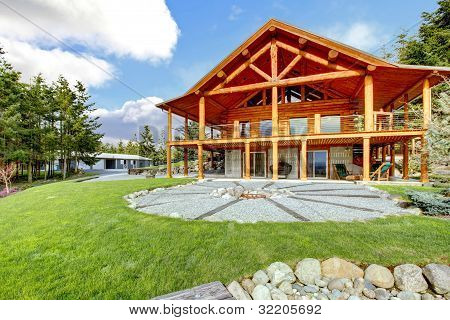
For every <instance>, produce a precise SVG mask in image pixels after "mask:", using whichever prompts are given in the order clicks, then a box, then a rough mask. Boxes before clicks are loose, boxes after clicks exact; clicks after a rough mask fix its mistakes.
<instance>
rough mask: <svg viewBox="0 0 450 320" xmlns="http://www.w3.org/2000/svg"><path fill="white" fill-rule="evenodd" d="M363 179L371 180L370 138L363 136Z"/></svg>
mask: <svg viewBox="0 0 450 320" xmlns="http://www.w3.org/2000/svg"><path fill="white" fill-rule="evenodd" d="M363 181H370V138H363Z"/></svg>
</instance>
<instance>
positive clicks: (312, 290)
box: [303, 285, 319, 293]
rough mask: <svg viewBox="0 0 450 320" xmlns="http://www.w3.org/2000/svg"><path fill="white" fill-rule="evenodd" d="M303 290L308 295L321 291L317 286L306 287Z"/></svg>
mask: <svg viewBox="0 0 450 320" xmlns="http://www.w3.org/2000/svg"><path fill="white" fill-rule="evenodd" d="M303 290H305V292H306V293H316V292H318V291H319V287H317V286H312V285H311V286H305V287H304V288H303Z"/></svg>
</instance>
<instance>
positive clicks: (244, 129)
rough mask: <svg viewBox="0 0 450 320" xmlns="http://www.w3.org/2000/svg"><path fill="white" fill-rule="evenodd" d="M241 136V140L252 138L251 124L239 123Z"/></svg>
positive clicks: (246, 122) (247, 122)
mask: <svg viewBox="0 0 450 320" xmlns="http://www.w3.org/2000/svg"><path fill="white" fill-rule="evenodd" d="M239 134H240V137H241V138H249V137H250V122H249V121H241V122H239Z"/></svg>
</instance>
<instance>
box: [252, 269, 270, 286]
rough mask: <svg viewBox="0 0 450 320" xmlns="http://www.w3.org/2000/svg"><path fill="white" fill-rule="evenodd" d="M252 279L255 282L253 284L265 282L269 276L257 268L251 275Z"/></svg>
mask: <svg viewBox="0 0 450 320" xmlns="http://www.w3.org/2000/svg"><path fill="white" fill-rule="evenodd" d="M252 281H253V282H254V283H255V285H258V284H262V285H264V284H266V283H267V282H269V277H268V276H267V273H265V272H264V271H263V270H258V271H256V272H255V274H254V275H253V278H252Z"/></svg>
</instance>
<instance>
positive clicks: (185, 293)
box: [153, 281, 234, 300]
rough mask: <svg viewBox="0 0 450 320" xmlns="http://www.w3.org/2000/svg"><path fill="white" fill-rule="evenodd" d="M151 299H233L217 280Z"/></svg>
mask: <svg viewBox="0 0 450 320" xmlns="http://www.w3.org/2000/svg"><path fill="white" fill-rule="evenodd" d="M153 300H234V298H233V296H232V295H231V294H230V292H228V290H227V288H225V286H224V285H223V284H222V283H221V282H219V281H214V282H211V283H206V284H202V285H200V286H198V287H194V288H191V289H186V290H182V291H177V292H172V293H169V294H166V295H163V296H159V297H156V298H153Z"/></svg>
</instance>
